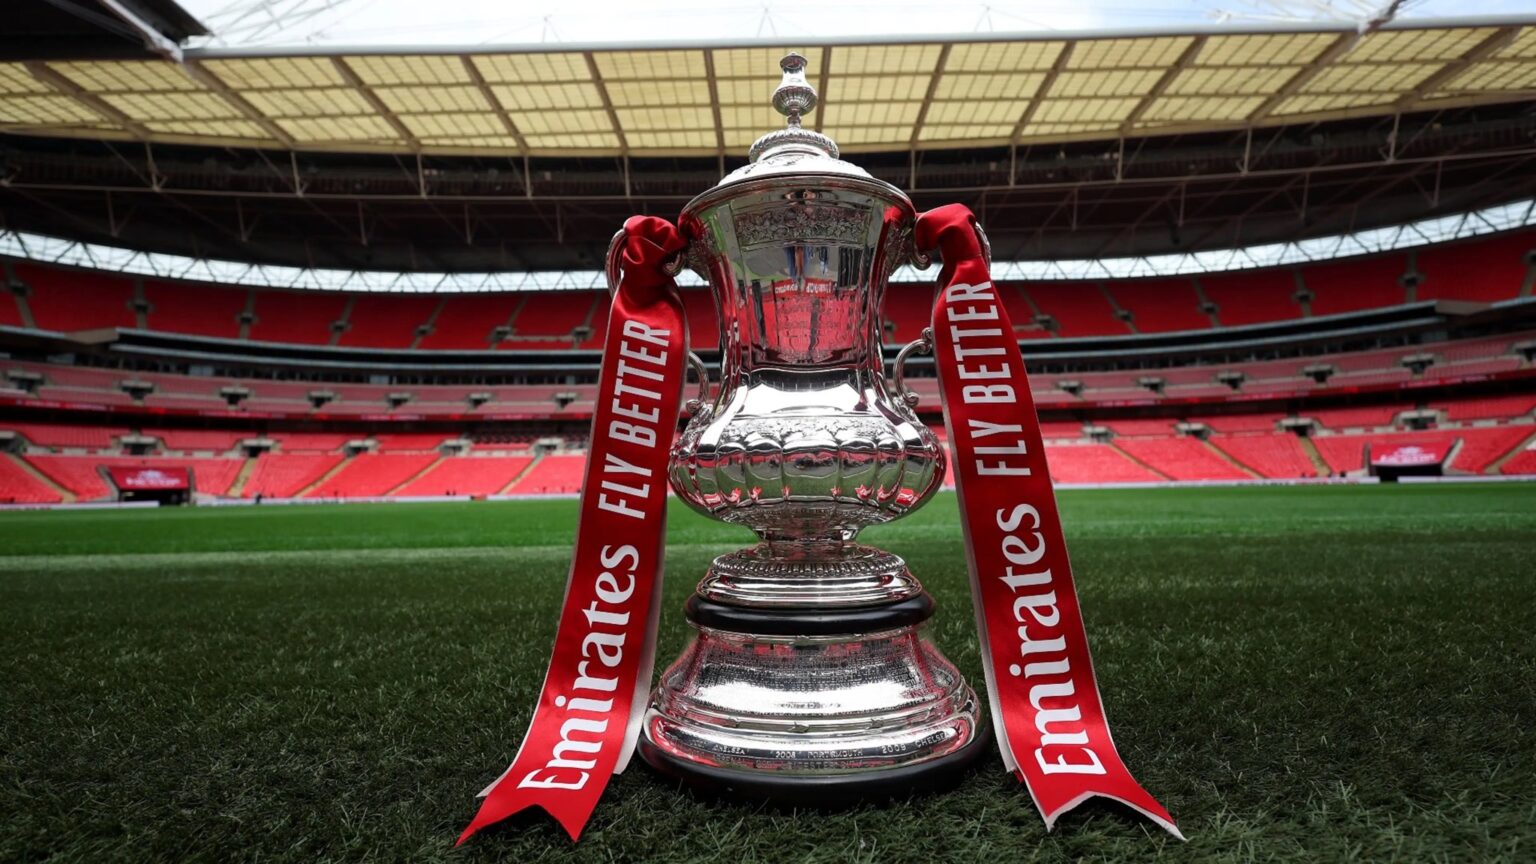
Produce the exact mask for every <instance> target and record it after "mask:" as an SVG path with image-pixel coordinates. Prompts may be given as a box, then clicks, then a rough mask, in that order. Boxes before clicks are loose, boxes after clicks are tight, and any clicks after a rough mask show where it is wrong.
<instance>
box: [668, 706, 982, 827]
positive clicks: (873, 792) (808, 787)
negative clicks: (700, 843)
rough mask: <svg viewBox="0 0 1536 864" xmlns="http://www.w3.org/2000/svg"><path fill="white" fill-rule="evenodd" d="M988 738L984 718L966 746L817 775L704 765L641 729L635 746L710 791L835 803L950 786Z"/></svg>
mask: <svg viewBox="0 0 1536 864" xmlns="http://www.w3.org/2000/svg"><path fill="white" fill-rule="evenodd" d="M991 743H992V726H991V724H990V723H983V724H982V725H980V726H978V727H977V729H976V735H975V737H973V738H972V739H971V740H970V741H969V742H967V743H966V745H965V746H964V747H961V748H960V749H959V750H956V751H955V752H953V753H948V754H945V755H943V756H939V757H937V758H934V759H930V760H928V761H926V762H922V763H919V764H917V765H904V766H902V767H900V768H887V769H883V770H875V771H866V772H860V773H857V774H828V775H818V776H794V775H790V776H781V775H775V774H773V773H772V772H756V771H735V770H731V769H729V768H718V767H714V766H709V765H703V764H700V763H698V762H693V761H690V760H686V759H678V758H676V757H674V756H672V755H671V754H668V753H665V752H663V751H662V750H661V749H660V748H658V747H657V746H656V745H654V744H652V743H650V742H649V741H647V740H646V739H645V736H643V735H642V736H641V737H640V740H639V746H638V747H637V750H638V752H639V754H640V758H642V759H644V760H645V764H647V765H649V766H651V767H652V768H654V769H655V770H656V771H658V772H660V773H661V774H663V775H665V776H667V777H671V778H673V779H674V780H679V781H681V782H683V783H685V784H687V785H688V786H691V787H693V788H694V789H696V790H698V791H699V792H702V793H705V794H708V795H715V796H718V797H721V798H732V799H740V800H746V801H761V802H766V803H768V804H773V805H779V806H785V807H799V806H805V807H820V808H826V809H838V808H841V807H852V806H855V805H858V804H867V803H878V802H881V801H891V800H898V799H903V798H908V797H911V796H913V795H921V794H927V793H930V792H943V791H946V790H948V789H951V788H953V787H954V786H956V785H958V784H959V783H960V781H961V780H962V779H964V778H965V776H966V775H967V774H968V773H970V771H971V769H972V768H973V767H974V766H975V764H976V760H977V759H978V758H979V757H980V756H981V755H982V754H983V753H985V752H986V751H987V748H988V747H989V746H990V745H991Z"/></svg>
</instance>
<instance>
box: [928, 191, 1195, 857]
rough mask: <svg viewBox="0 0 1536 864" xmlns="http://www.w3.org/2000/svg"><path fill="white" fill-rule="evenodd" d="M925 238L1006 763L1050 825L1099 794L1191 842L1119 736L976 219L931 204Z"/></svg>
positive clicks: (942, 386) (937, 350)
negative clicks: (1103, 694) (1097, 675)
mask: <svg viewBox="0 0 1536 864" xmlns="http://www.w3.org/2000/svg"><path fill="white" fill-rule="evenodd" d="M916 240H917V245H918V248H919V249H922V250H930V249H938V250H939V253H940V255H941V256H942V258H943V261H944V267H943V270H942V272H940V274H939V296H938V300H937V302H936V303H935V305H934V310H933V342H934V362H935V365H937V367H938V372H939V392H940V394H941V395H942V398H943V402H944V422H945V424H946V425H947V427H948V430H949V444H950V448H951V452H952V455H953V458H952V467H951V470H952V471H953V472H954V477H955V485H956V489H957V491H958V493H959V497H960V516H961V524H962V525H963V527H964V531H965V541H966V549H967V556H966V557H967V563H968V565H969V567H970V575H971V596H972V598H973V599H974V601H975V604H976V626H977V628H978V629H979V630H980V631H981V649H982V660H983V668H984V670H985V673H986V679H987V694H988V696H989V699H990V702H991V706H992V722H993V725H994V728H995V729H996V731H997V737H998V741H999V744H1000V746H1001V748H1002V752H1003V763H1004V764H1005V765H1007V766H1008V769H1009V770H1010V771H1013V772H1014V773H1015V774H1016V775H1017V776H1018V777H1019V778H1020V779H1021V780H1022V781H1023V782H1024V783H1025V784H1026V785H1027V786H1028V788H1029V794H1030V795H1031V796H1032V797H1033V798H1034V800H1035V806H1037V807H1038V808H1039V809H1040V815H1041V816H1043V817H1044V818H1045V824H1046V828H1047V829H1048V830H1049V829H1050V828H1051V827H1052V826H1054V825H1055V822H1056V819H1057V818H1058V817H1060V816H1061V815H1062V814H1063V813H1066V812H1067V811H1069V810H1071V809H1072V808H1074V807H1076V806H1077V805H1079V804H1081V803H1082V802H1084V801H1086V800H1088V799H1089V798H1092V797H1094V796H1100V797H1104V798H1111V799H1114V800H1116V801H1119V802H1121V803H1123V804H1125V805H1127V806H1129V807H1131V808H1133V809H1135V810H1138V811H1140V812H1141V813H1143V814H1145V815H1146V816H1147V818H1149V819H1151V820H1152V821H1154V822H1156V823H1157V824H1159V825H1161V826H1162V827H1163V828H1165V829H1167V830H1168V831H1169V833H1171V834H1173V835H1174V836H1175V837H1179V838H1180V839H1183V835H1181V834H1180V833H1179V829H1178V828H1177V827H1176V826H1175V825H1174V823H1173V817H1171V816H1169V815H1168V811H1167V810H1164V809H1163V807H1162V805H1160V804H1158V803H1157V800H1156V799H1154V798H1153V797H1152V796H1151V795H1150V794H1148V793H1147V791H1146V790H1145V789H1143V788H1141V785H1140V784H1138V783H1137V782H1136V780H1135V778H1133V777H1132V776H1131V772H1130V771H1129V770H1127V769H1126V767H1125V763H1123V762H1122V761H1121V760H1120V755H1119V753H1117V752H1116V751H1115V744H1114V741H1113V740H1112V739H1111V738H1110V734H1109V722H1108V720H1106V719H1105V717H1104V705H1103V702H1102V701H1101V699H1100V698H1099V687H1098V683H1097V681H1096V680H1095V679H1094V675H1093V659H1092V657H1091V656H1090V655H1089V653H1088V636H1087V634H1086V633H1085V632H1084V629H1083V617H1082V611H1081V610H1080V609H1079V608H1078V605H1077V590H1076V588H1075V587H1074V586H1073V584H1072V564H1071V562H1070V561H1069V560H1068V559H1067V546H1066V540H1065V538H1064V537H1063V536H1062V531H1061V516H1060V514H1059V513H1058V512H1057V509H1056V494H1055V490H1054V488H1053V487H1052V485H1051V477H1050V473H1049V471H1048V470H1047V468H1046V463H1045V444H1044V441H1043V440H1042V438H1041V434H1040V421H1039V418H1038V417H1037V416H1036V414H1035V403H1034V399H1033V397H1032V396H1031V395H1030V391H1029V376H1028V375H1027V374H1026V372H1025V369H1024V358H1023V355H1022V354H1020V353H1019V344H1018V339H1017V337H1016V336H1015V335H1014V332H1013V324H1012V323H1011V322H1010V321H1009V320H1008V312H1007V310H1006V309H1005V308H1004V307H1003V303H1002V300H1001V299H999V297H998V296H997V291H996V290H995V289H994V288H993V286H992V277H991V275H990V273H989V272H988V264H987V259H986V253H985V252H984V250H983V241H982V238H981V236H980V234H979V233H978V232H977V230H976V228H975V217H973V216H972V215H971V211H970V210H969V209H967V208H965V207H963V206H961V205H958V204H951V205H948V206H944V207H940V208H938V209H936V210H930V211H928V212H927V213H924V214H922V215H921V216H920V217H918V220H917V234H916Z"/></svg>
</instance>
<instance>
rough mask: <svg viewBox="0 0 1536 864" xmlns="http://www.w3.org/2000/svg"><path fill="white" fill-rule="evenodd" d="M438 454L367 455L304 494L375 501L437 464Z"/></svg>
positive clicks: (355, 457)
mask: <svg viewBox="0 0 1536 864" xmlns="http://www.w3.org/2000/svg"><path fill="white" fill-rule="evenodd" d="M437 459H438V455H437V454H436V453H364V454H362V455H360V456H354V457H352V458H351V459H349V460H347V462H346V464H345V465H343V466H342V468H341V470H340V471H337V472H336V473H335V474H332V475H331V476H329V477H327V478H325V480H324V482H322V483H321V484H320V485H318V486H316V487H315V488H314V489H311V490H310V491H309V492H308V493H306V494H305V496H304V497H306V498H374V497H378V496H380V495H387V494H389V492H390V490H392V489H394V488H395V487H396V486H400V485H402V484H404V483H405V482H406V481H407V480H410V479H412V478H413V477H415V476H416V475H417V474H419V473H421V472H422V471H423V470H425V469H426V468H427V466H429V465H431V464H432V463H433V462H436V461H437Z"/></svg>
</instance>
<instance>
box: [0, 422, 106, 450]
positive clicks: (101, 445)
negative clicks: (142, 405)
mask: <svg viewBox="0 0 1536 864" xmlns="http://www.w3.org/2000/svg"><path fill="white" fill-rule="evenodd" d="M0 429H9V430H11V431H13V432H16V433H18V434H20V435H21V436H22V437H24V438H26V439H27V440H28V441H30V442H32V443H33V444H35V445H37V446H39V447H70V448H81V449H90V450H105V449H106V448H108V447H111V446H113V445H114V443H115V442H114V440H113V439H115V438H117V437H119V436H122V435H127V434H128V430H127V429H125V428H123V427H121V426H67V425H62V424H52V423H15V422H12V421H9V420H0Z"/></svg>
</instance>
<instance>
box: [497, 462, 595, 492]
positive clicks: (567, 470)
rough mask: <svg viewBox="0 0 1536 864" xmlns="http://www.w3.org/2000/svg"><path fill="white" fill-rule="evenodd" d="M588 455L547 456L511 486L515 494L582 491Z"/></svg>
mask: <svg viewBox="0 0 1536 864" xmlns="http://www.w3.org/2000/svg"><path fill="white" fill-rule="evenodd" d="M586 470H587V457H586V456H585V455H583V454H580V453H574V454H573V453H558V454H551V455H548V456H545V457H544V458H542V459H540V460H539V461H538V463H537V464H535V465H534V466H533V467H532V468H530V469H528V473H527V474H525V475H523V479H521V480H519V481H517V484H516V485H515V486H513V487H512V488H511V490H509V491H510V493H511V494H513V495H564V494H569V493H572V492H579V491H581V481H582V480H583V479H584V478H585V476H586Z"/></svg>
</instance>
